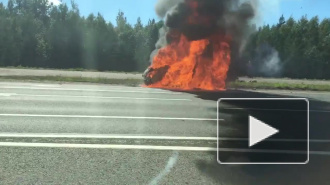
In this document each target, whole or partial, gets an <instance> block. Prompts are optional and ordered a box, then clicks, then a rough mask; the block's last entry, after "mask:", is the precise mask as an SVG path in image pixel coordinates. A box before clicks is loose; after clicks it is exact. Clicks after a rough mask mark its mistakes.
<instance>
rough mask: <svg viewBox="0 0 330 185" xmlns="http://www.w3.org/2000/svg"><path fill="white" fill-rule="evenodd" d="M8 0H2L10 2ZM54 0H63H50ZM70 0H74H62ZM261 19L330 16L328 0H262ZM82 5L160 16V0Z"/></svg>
mask: <svg viewBox="0 0 330 185" xmlns="http://www.w3.org/2000/svg"><path fill="white" fill-rule="evenodd" d="M7 1H8V0H0V2H4V3H5V4H7ZM50 1H53V2H54V3H55V4H56V3H59V1H60V0H50ZM62 1H63V2H65V3H67V4H70V1H71V0H62ZM260 1H261V5H260V13H261V16H260V17H261V19H260V20H259V25H262V24H276V23H277V22H278V19H279V17H280V16H281V15H282V14H283V15H284V16H285V17H286V18H288V17H290V16H292V17H294V18H295V19H298V18H300V17H301V16H302V15H307V16H308V18H311V17H313V16H315V15H318V16H319V17H320V19H323V18H325V17H328V18H330V12H329V7H330V1H329V0H260ZM75 2H76V3H77V4H78V5H79V9H80V11H81V14H82V15H85V16H87V15H88V14H90V13H94V14H96V13H98V12H100V13H101V14H102V15H103V16H104V17H105V19H106V20H108V21H111V22H113V23H115V19H116V15H117V14H118V11H119V10H122V11H123V12H124V13H125V15H126V17H127V19H128V21H129V22H130V23H132V24H135V22H136V19H137V17H141V19H142V21H143V23H147V21H148V19H149V18H155V19H158V18H157V16H156V14H155V11H154V7H155V4H156V2H157V0H75Z"/></svg>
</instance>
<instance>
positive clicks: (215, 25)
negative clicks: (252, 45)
mask: <svg viewBox="0 0 330 185" xmlns="http://www.w3.org/2000/svg"><path fill="white" fill-rule="evenodd" d="M257 4H258V3H257V0H158V2H157V4H156V13H157V14H158V16H159V17H160V18H162V19H163V20H164V21H165V25H164V26H163V28H161V30H160V31H159V40H158V42H157V44H156V50H155V51H153V52H152V54H151V57H150V60H151V62H152V60H153V57H154V56H155V55H156V54H157V52H158V50H159V49H161V48H163V47H165V46H167V45H168V44H170V43H171V42H173V41H176V40H178V39H179V38H180V35H181V34H183V35H185V36H186V37H187V38H188V39H189V40H200V39H206V38H208V37H209V36H212V35H214V34H222V35H229V36H230V37H231V38H232V43H230V46H231V50H232V54H233V56H234V57H233V60H239V59H238V58H239V56H240V53H241V51H242V49H243V48H244V45H245V42H246V41H247V39H248V37H249V36H250V34H251V33H252V32H253V30H255V28H254V27H253V26H251V25H252V21H251V20H252V19H253V18H254V17H255V15H256V6H257ZM234 62H235V61H232V63H234ZM234 65H235V64H234Z"/></svg>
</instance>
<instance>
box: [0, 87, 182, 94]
mask: <svg viewBox="0 0 330 185" xmlns="http://www.w3.org/2000/svg"><path fill="white" fill-rule="evenodd" d="M0 89H29V90H52V91H85V92H120V93H143V94H183V93H179V92H170V91H158V90H157V91H151V90H148V91H141V90H119V89H118V90H115V89H113V90H110V89H108V90H102V89H69V88H68V89H67V88H38V87H9V86H4V87H0Z"/></svg>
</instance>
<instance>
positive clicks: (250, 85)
mask: <svg viewBox="0 0 330 185" xmlns="http://www.w3.org/2000/svg"><path fill="white" fill-rule="evenodd" d="M0 80H6V81H8V80H9V81H10V80H11V81H33V82H36V81H41V82H45V81H51V82H63V83H64V82H85V83H98V84H114V85H127V86H133V87H135V86H139V85H141V84H143V79H142V78H141V79H130V78H127V79H112V78H92V77H65V76H0ZM227 87H228V88H240V89H279V90H308V91H330V85H328V84H304V83H286V82H276V83H274V82H257V81H239V80H237V81H234V82H230V83H229V84H228V85H227Z"/></svg>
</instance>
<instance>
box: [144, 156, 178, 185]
mask: <svg viewBox="0 0 330 185" xmlns="http://www.w3.org/2000/svg"><path fill="white" fill-rule="evenodd" d="M178 157H179V153H178V152H177V151H174V152H173V154H172V156H171V157H170V159H169V160H168V162H167V165H166V166H165V169H164V170H163V171H161V172H160V173H159V174H158V175H157V177H155V178H154V179H153V180H152V181H151V182H150V183H149V185H157V184H158V183H159V182H160V181H161V180H162V178H163V177H165V176H166V175H167V174H169V173H170V172H171V169H172V168H173V167H174V165H175V164H176V162H177V160H178Z"/></svg>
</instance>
